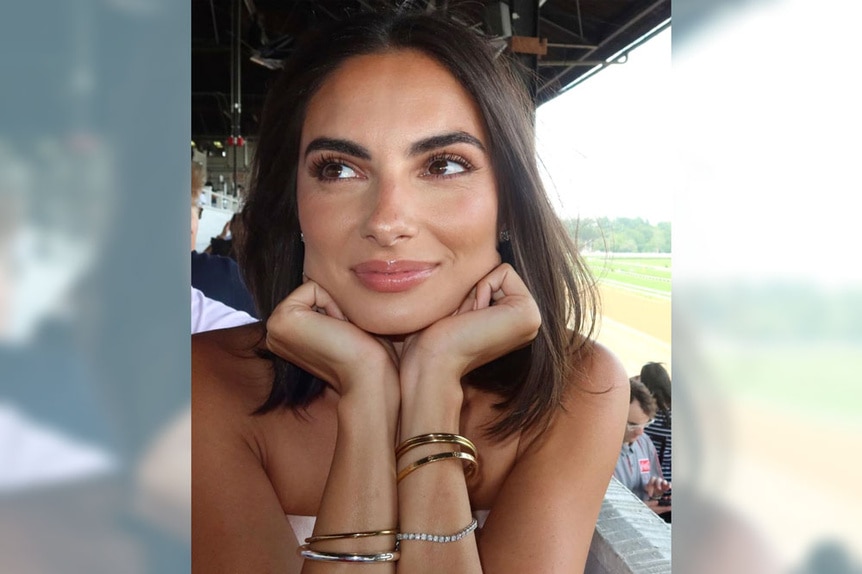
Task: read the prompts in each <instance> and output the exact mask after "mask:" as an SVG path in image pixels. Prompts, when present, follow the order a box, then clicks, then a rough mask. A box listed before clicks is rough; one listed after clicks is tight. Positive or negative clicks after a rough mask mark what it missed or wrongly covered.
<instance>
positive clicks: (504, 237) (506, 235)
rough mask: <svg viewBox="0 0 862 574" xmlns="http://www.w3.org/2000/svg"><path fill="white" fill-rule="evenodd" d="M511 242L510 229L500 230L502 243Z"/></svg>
mask: <svg viewBox="0 0 862 574" xmlns="http://www.w3.org/2000/svg"><path fill="white" fill-rule="evenodd" d="M508 242H509V230H508V229H504V230H503V231H501V232H500V243H508Z"/></svg>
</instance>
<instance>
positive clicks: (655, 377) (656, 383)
mask: <svg viewBox="0 0 862 574" xmlns="http://www.w3.org/2000/svg"><path fill="white" fill-rule="evenodd" d="M640 382H642V383H643V384H644V385H645V386H646V388H647V389H649V392H650V394H651V395H652V397H653V399H654V400H655V403H656V413H655V417H654V419H655V420H654V421H653V422H652V424H651V425H649V426H648V427H646V428H645V429H644V432H645V433H646V435H647V436H648V437H650V439H652V442H653V444H654V445H655V449H656V452H658V460H659V462H660V463H661V473H662V476H663V477H664V478H665V480H668V481H672V480H673V475H672V474H671V430H670V424H671V400H670V375H669V374H668V372H667V370H666V369H665V368H664V365H662V364H661V363H652V362H651V363H647V364H645V365H644V366H643V367H641V374H640Z"/></svg>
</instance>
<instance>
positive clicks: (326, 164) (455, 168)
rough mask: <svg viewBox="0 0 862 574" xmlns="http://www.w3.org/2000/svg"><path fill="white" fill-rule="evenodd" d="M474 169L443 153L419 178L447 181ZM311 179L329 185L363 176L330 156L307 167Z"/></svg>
mask: <svg viewBox="0 0 862 574" xmlns="http://www.w3.org/2000/svg"><path fill="white" fill-rule="evenodd" d="M475 169H476V168H475V167H474V166H473V164H472V163H471V162H470V161H469V160H468V159H467V158H465V157H463V156H461V155H458V154H454V153H450V152H443V153H437V154H434V155H432V156H430V157H429V158H428V159H427V160H426V161H425V164H424V169H423V171H422V173H421V174H420V177H422V178H425V179H449V178H452V177H458V176H460V175H462V174H465V173H469V172H471V171H474V170H475ZM309 172H310V175H311V176H312V177H314V178H315V179H317V180H318V181H321V182H325V183H331V182H336V181H342V180H352V179H362V178H364V175H363V174H362V172H361V170H360V169H359V168H358V167H354V166H353V165H352V164H351V162H350V161H349V160H347V159H346V158H344V157H341V156H338V155H334V154H330V155H321V156H320V157H318V158H316V159H315V160H314V161H313V162H312V163H311V166H310V167H309Z"/></svg>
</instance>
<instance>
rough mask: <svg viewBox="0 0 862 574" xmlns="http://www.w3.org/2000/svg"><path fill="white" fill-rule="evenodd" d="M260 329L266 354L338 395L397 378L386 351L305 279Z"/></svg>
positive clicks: (322, 290)
mask: <svg viewBox="0 0 862 574" xmlns="http://www.w3.org/2000/svg"><path fill="white" fill-rule="evenodd" d="M266 331H267V334H266V344H267V347H268V348H269V350H270V351H272V352H273V353H275V354H276V355H278V356H280V357H282V358H284V359H286V360H288V361H290V362H291V363H293V364H295V365H297V366H299V367H301V368H303V369H305V370H306V371H308V372H310V373H312V374H313V375H315V376H316V377H318V378H320V379H322V380H324V381H326V382H328V383H329V384H330V385H332V387H333V388H334V389H335V391H336V392H337V393H338V394H339V395H341V396H342V397H343V396H344V395H346V394H349V393H350V392H351V391H352V390H353V389H354V387H356V386H360V387H363V389H367V385H374V384H385V383H384V381H392V380H397V367H396V366H395V363H394V362H393V360H392V357H391V355H390V351H389V350H388V349H387V347H386V346H385V345H384V344H383V343H381V342H380V341H378V340H377V339H375V338H374V337H372V336H371V335H369V334H368V333H366V332H365V331H363V330H361V329H360V328H359V327H356V326H355V325H353V324H351V323H350V322H349V321H348V320H347V318H346V317H345V316H344V314H343V313H342V312H341V309H339V307H338V305H337V304H336V303H335V301H334V300H333V299H332V297H331V296H330V295H329V293H327V292H326V291H325V290H324V289H323V288H322V287H321V286H320V285H318V284H317V283H315V282H314V281H311V280H308V281H306V282H305V283H303V284H302V285H301V286H300V287H298V288H297V289H296V290H294V291H293V292H292V293H291V294H290V295H288V296H287V297H286V298H285V299H284V300H283V301H282V302H281V303H279V304H278V306H277V307H276V308H275V310H274V311H273V312H272V315H271V316H270V318H269V320H268V321H267V323H266ZM393 374H394V376H385V375H393ZM389 386H392V385H389ZM384 390H385V391H386V394H387V395H388V396H391V395H392V394H393V393H395V394H396V395H397V393H398V389H397V388H386V389H384ZM395 403H396V404H397V400H395Z"/></svg>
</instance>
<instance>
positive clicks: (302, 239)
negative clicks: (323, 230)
mask: <svg viewBox="0 0 862 574" xmlns="http://www.w3.org/2000/svg"><path fill="white" fill-rule="evenodd" d="M299 240H300V241H301V242H302V243H305V235H303V234H302V231H300V232H299Z"/></svg>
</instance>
